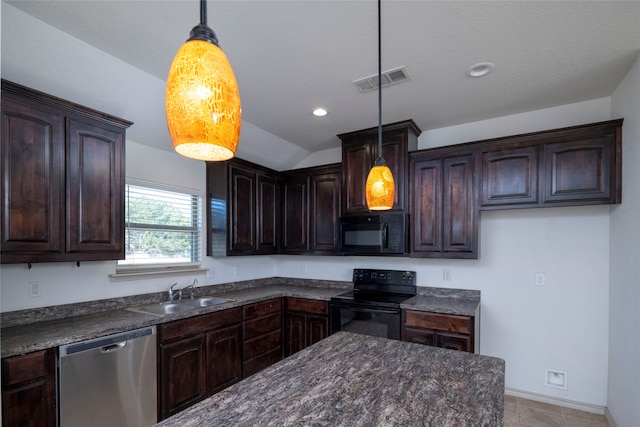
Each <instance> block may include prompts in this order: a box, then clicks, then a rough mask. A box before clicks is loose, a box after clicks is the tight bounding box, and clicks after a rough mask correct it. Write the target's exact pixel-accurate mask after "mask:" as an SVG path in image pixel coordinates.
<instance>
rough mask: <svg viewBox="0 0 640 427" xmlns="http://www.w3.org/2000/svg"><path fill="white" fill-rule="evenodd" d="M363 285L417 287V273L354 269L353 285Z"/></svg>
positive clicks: (356, 286)
mask: <svg viewBox="0 0 640 427" xmlns="http://www.w3.org/2000/svg"><path fill="white" fill-rule="evenodd" d="M363 284H369V285H372V284H381V285H402V286H415V285H416V272H415V271H406V270H376V269H368V268H354V269H353V285H354V287H355V288H358V287H359V285H363Z"/></svg>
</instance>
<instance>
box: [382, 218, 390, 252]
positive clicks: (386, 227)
mask: <svg viewBox="0 0 640 427" xmlns="http://www.w3.org/2000/svg"><path fill="white" fill-rule="evenodd" d="M382 247H383V248H384V249H389V224H384V226H383V227H382Z"/></svg>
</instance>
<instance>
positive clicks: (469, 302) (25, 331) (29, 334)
mask: <svg viewBox="0 0 640 427" xmlns="http://www.w3.org/2000/svg"><path fill="white" fill-rule="evenodd" d="M351 287H352V284H351V283H350V282H335V281H324V280H308V279H290V278H282V277H273V278H268V279H260V280H251V281H245V282H238V283H230V284H224V285H215V286H202V287H200V288H199V289H198V292H199V294H200V295H215V296H219V297H223V298H228V299H232V300H233V302H230V303H228V304H223V305H218V306H214V307H205V308H201V309H198V310H193V311H189V312H183V313H176V314H171V315H167V316H164V317H158V316H153V315H149V314H141V313H134V312H130V311H128V310H125V308H126V307H132V306H140V305H146V304H153V303H159V302H161V301H165V300H166V293H165V292H158V293H155V294H145V295H136V296H132V297H123V298H114V299H109V300H99V301H90V302H86V303H78V304H66V305H60V306H55V307H44V308H38V309H34V310H22V311H19V312H9V313H2V314H1V319H2V330H1V331H0V357H8V356H14V355H18V354H24V353H28V352H31V351H36V350H42V349H45V348H51V347H57V346H60V345H64V344H70V343H73V342H78V341H83V340H87V339H92V338H96V337H99V336H106V335H110V334H115V333H120V332H124V331H128V330H132V329H137V328H142V327H145V326H149V325H155V324H160V323H164V322H169V321H173V320H177V319H183V318H186V317H191V316H195V315H199V314H204V313H209V312H213V311H218V310H225V309H227V308H232V307H238V306H242V305H245V304H250V303H253V302H258V301H263V300H266V299H270V298H279V297H288V296H289V297H300V298H310V299H317V300H323V301H329V300H330V299H331V297H332V296H334V295H337V294H340V293H342V292H345V291H347V290H348V289H350V288H351ZM418 289H419V292H418V293H419V295H417V296H416V297H414V298H412V299H410V300H408V301H407V303H405V304H403V306H402V308H407V309H412V310H422V311H433V312H438V313H447V314H460V315H469V316H473V315H474V313H475V310H476V309H477V307H478V306H479V304H480V296H479V292H478V291H460V292H456V291H455V290H447V291H446V292H444V294H443V292H442V290H440V291H438V289H439V288H418ZM469 292H476V293H477V295H476V294H469ZM438 295H439V296H438Z"/></svg>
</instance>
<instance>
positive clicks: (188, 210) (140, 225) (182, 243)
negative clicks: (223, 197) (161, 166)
mask: <svg viewBox="0 0 640 427" xmlns="http://www.w3.org/2000/svg"><path fill="white" fill-rule="evenodd" d="M173 190H174V191H168V190H167V189H161V188H158V187H155V186H149V185H147V184H145V185H133V184H131V183H127V184H126V185H125V259H124V260H120V261H118V267H119V268H128V267H150V268H153V267H168V266H187V265H193V264H199V263H200V261H201V251H200V246H201V244H200V236H201V227H202V226H201V223H202V221H201V214H200V211H201V209H200V197H199V196H198V195H197V194H193V193H195V191H191V190H175V189H173Z"/></svg>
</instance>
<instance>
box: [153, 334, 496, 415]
mask: <svg viewBox="0 0 640 427" xmlns="http://www.w3.org/2000/svg"><path fill="white" fill-rule="evenodd" d="M503 417H504V361H503V360H502V359H497V358H494V357H488V356H480V355H476V354H470V353H464V352H459V351H451V350H445V349H440V348H435V347H429V346H423V345H419V344H412V343H406V342H401V341H395V340H388V339H385V338H377V337H370V336H366V335H360V334H352V333H348V332H338V333H336V334H334V335H331V336H330V337H328V338H326V339H324V340H322V341H320V342H318V343H316V344H314V345H313V346H311V347H308V348H306V349H305V350H302V351H300V352H298V353H296V354H294V355H292V356H291V357H288V358H287V359H285V360H283V361H281V362H279V363H277V364H275V365H273V366H271V367H269V368H267V369H265V370H264V371H261V372H259V373H257V374H255V375H253V376H251V377H249V378H246V379H245V380H243V381H241V382H239V383H237V384H235V385H233V386H231V387H229V388H228V389H226V390H224V391H222V392H220V393H218V394H216V395H214V396H212V397H210V398H208V399H206V400H204V401H202V402H200V403H198V404H196V405H194V406H192V407H191V408H189V409H186V410H184V411H182V412H180V413H178V414H176V415H174V416H172V417H170V418H168V419H166V420H164V421H162V422H161V423H159V424H157V425H158V426H164V427H169V426H176V427H177V426H180V427H188V426H252V427H257V426H332V427H333V426H363V427H364V426H366V427H371V426H460V427H462V426H473V427H478V426H502V425H503Z"/></svg>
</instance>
